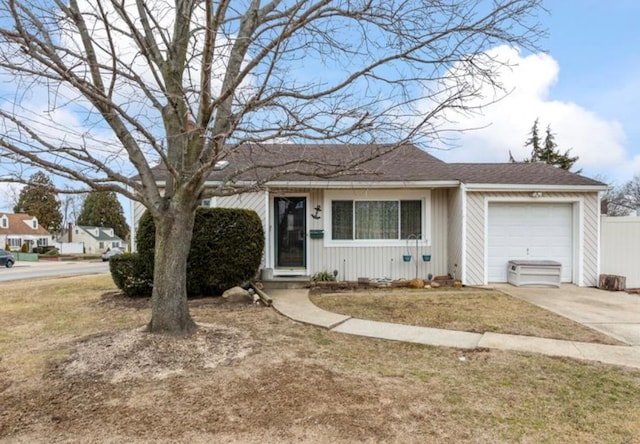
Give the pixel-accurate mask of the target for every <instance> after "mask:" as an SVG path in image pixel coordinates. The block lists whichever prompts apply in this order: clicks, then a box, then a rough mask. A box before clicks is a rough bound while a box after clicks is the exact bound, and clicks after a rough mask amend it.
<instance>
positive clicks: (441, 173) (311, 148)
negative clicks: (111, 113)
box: [153, 144, 605, 186]
mask: <svg viewBox="0 0 640 444" xmlns="http://www.w3.org/2000/svg"><path fill="white" fill-rule="evenodd" d="M367 158H371V160H368V161H366V162H361V161H359V160H362V159H367ZM220 160H226V161H228V162H229V164H228V166H226V167H225V168H223V169H221V170H216V171H213V172H212V173H211V175H210V176H209V178H208V180H210V181H214V182H218V181H220V182H224V181H232V182H237V181H252V182H253V181H267V182H269V181H290V182H302V181H318V180H320V181H326V182H335V181H349V182H367V181H376V182H409V181H425V182H439V181H442V182H451V181H460V182H463V183H467V184H505V185H508V184H513V185H561V186H565V185H569V186H572V185H574V186H605V184H603V183H601V182H598V181H596V180H592V179H589V178H587V177H584V176H580V175H578V174H574V173H570V172H568V171H565V170H562V169H559V168H556V167H554V166H551V165H547V164H544V163H452V164H448V163H445V162H443V161H441V160H439V159H437V158H436V157H434V156H432V155H431V154H429V153H427V152H425V151H423V150H421V149H419V148H418V147H416V146H415V145H411V144H407V145H401V146H399V147H396V148H395V149H394V146H392V145H376V144H371V145H365V144H362V145H340V144H335V145H321V144H304V145H300V144H266V145H250V144H247V145H243V146H241V147H239V148H236V149H234V150H231V153H230V154H229V155H228V156H227V157H223V158H221V159H220ZM153 170H154V174H155V175H156V179H159V180H162V179H164V177H165V174H166V169H165V168H164V166H156V167H154V169H153ZM336 170H338V171H337V172H336Z"/></svg>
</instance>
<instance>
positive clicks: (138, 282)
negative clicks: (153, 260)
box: [109, 253, 153, 297]
mask: <svg viewBox="0 0 640 444" xmlns="http://www.w3.org/2000/svg"><path fill="white" fill-rule="evenodd" d="M109 271H111V277H112V279H113V282H114V283H115V284H116V286H117V287H118V288H119V289H120V290H122V291H123V292H124V294H126V295H127V296H129V297H140V296H150V295H151V291H152V290H153V273H151V274H149V272H148V269H147V267H146V264H145V261H144V260H143V259H142V257H141V256H140V255H139V254H137V253H124V254H120V255H118V256H113V257H112V258H111V259H109Z"/></svg>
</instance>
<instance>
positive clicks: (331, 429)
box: [0, 275, 640, 444]
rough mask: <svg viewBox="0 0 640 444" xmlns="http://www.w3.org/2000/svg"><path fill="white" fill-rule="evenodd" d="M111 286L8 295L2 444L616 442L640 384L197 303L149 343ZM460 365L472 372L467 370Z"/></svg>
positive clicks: (0, 392)
mask: <svg viewBox="0 0 640 444" xmlns="http://www.w3.org/2000/svg"><path fill="white" fill-rule="evenodd" d="M114 290H115V288H114V286H113V284H112V283H111V280H110V278H109V276H107V275H104V276H89V277H87V276H83V277H73V278H65V279H48V280H38V281H32V282H12V283H3V284H0V406H1V407H0V442H16V443H17V442H37V443H40V442H91V443H119V442H132V443H149V442H154V443H156V442H159V443H196V444H197V443H208V442H234V443H265V442H269V443H271V442H300V443H318V442H319V443H322V442H335V443H351V442H397V443H414V442H415V443H423V442H447V443H448V442H455V443H479V442H496V443H498V442H499V443H502V442H530V443H533V442H535V443H538V442H542V443H544V442H549V443H555V442H563V443H584V442H616V443H622V442H626V443H631V442H635V441H634V440H637V438H638V436H640V422H639V421H638V418H639V417H640V403H638V399H640V371H636V370H629V369H622V368H617V367H613V366H608V365H601V364H593V363H586V362H578V361H574V360H571V359H561V358H551V357H546V356H539V355H532V354H520V353H511V352H505V351H498V350H475V351H468V350H458V349H452V348H445V347H430V346H421V345H415V344H404V343H398V342H392V341H383V340H375V339H369V338H362V337H355V336H349V335H344V334H340V333H336V332H331V331H327V330H323V329H320V328H315V327H311V326H307V325H302V324H299V323H296V322H293V321H290V320H288V319H286V318H284V317H282V316H280V315H278V314H277V313H276V312H275V311H274V310H272V309H270V308H265V307H259V306H255V305H239V304H231V303H227V302H225V301H224V300H221V299H220V298H218V299H198V300H192V301H190V308H191V312H192V314H193V316H194V318H195V319H196V321H197V322H198V323H200V324H201V325H205V324H206V325H205V326H204V327H202V328H201V329H199V331H198V332H197V333H196V334H194V335H192V336H190V337H187V338H175V337H166V336H150V335H147V334H145V333H143V332H141V331H140V330H139V329H140V327H142V326H143V325H144V323H145V322H147V321H148V319H149V315H150V310H149V301H148V300H147V299H133V300H132V299H125V298H122V297H120V296H118V295H117V294H116V292H114ZM463 358H464V359H463Z"/></svg>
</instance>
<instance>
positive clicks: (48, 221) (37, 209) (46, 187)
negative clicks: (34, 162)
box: [13, 171, 62, 233]
mask: <svg viewBox="0 0 640 444" xmlns="http://www.w3.org/2000/svg"><path fill="white" fill-rule="evenodd" d="M13 211H14V212H15V213H26V214H29V215H30V216H34V217H36V218H37V219H38V223H39V224H40V225H41V226H42V227H44V228H45V229H46V230H47V231H49V232H50V233H58V232H59V231H60V228H61V226H62V214H61V213H60V201H59V200H58V197H57V196H56V193H55V192H54V191H53V182H51V180H50V179H49V178H48V177H47V176H46V175H45V174H44V173H42V172H41V171H38V172H37V173H35V174H33V175H32V176H31V177H30V178H29V184H28V185H27V186H25V187H24V188H23V189H22V190H20V196H19V197H18V203H17V204H16V205H15V206H14V207H13Z"/></svg>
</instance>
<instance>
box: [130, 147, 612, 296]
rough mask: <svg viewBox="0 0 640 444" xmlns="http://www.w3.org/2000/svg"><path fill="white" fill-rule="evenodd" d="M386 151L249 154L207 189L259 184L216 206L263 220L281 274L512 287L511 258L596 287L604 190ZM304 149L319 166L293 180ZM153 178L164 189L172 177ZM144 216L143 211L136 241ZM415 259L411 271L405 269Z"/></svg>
mask: <svg viewBox="0 0 640 444" xmlns="http://www.w3.org/2000/svg"><path fill="white" fill-rule="evenodd" d="M383 148H384V145H355V146H354V145H349V146H342V145H302V146H301V145H266V146H262V147H260V148H257V147H253V146H246V147H243V149H242V151H241V152H239V153H236V154H234V156H233V157H231V158H229V159H227V162H225V164H224V168H220V169H218V170H217V171H214V172H213V174H212V175H211V176H210V178H209V181H208V184H209V186H211V187H219V186H220V185H221V184H223V183H224V184H228V183H233V184H234V185H235V186H241V185H243V184H244V185H247V184H249V185H250V184H252V183H257V184H258V186H259V188H260V191H255V192H249V193H244V194H239V195H235V196H230V197H217V198H212V199H211V200H210V202H209V204H210V206H214V207H239V208H250V209H253V210H255V211H256V212H257V213H258V215H259V216H260V217H261V218H262V221H263V224H264V229H265V233H266V243H265V245H266V246H265V256H264V258H263V266H264V268H266V269H272V270H273V275H274V276H292V275H303V276H311V275H313V274H314V273H317V272H320V271H330V272H333V271H334V270H336V271H337V272H338V279H341V280H343V279H344V280H355V279H357V278H358V277H373V278H376V277H377V278H380V277H389V278H394V279H395V278H412V277H414V276H415V273H416V262H415V261H416V259H417V260H418V264H417V265H418V273H419V275H420V276H422V277H426V276H427V275H428V274H433V275H444V274H451V275H453V276H455V277H456V278H459V279H461V280H462V282H463V283H464V284H465V285H483V284H488V283H490V282H506V280H507V262H508V261H509V260H510V259H529V260H555V261H559V262H561V263H562V281H563V282H572V283H574V284H577V285H581V286H594V285H596V284H597V277H598V273H599V230H600V226H599V223H600V200H599V192H601V191H604V190H606V189H607V186H606V185H605V184H603V183H601V182H598V181H596V180H592V179H589V178H586V177H583V176H580V175H577V174H573V173H570V172H567V171H565V170H562V169H559V168H556V167H553V166H551V165H547V164H544V163H501V164H482V163H480V164H462V163H460V164H448V163H445V162H442V161H441V160H439V159H436V158H435V157H433V156H431V155H430V154H428V153H426V152H424V151H422V150H420V149H418V148H417V147H415V146H413V145H404V146H402V147H400V148H398V149H397V150H394V151H392V152H390V153H387V154H382V155H377V153H378V152H379V151H380V150H381V149H383ZM294 152H295V154H294ZM301 152H302V153H303V156H304V157H305V158H306V159H309V160H312V161H313V164H310V165H309V166H308V167H307V168H308V171H302V172H299V173H296V174H288V173H287V172H286V168H287V167H286V166H285V163H286V161H287V159H291V158H297V157H299V156H300V153H301ZM362 153H371V154H372V155H375V156H376V157H375V159H373V160H371V161H369V162H367V163H365V164H363V165H361V166H358V167H356V168H355V169H353V170H351V171H350V172H347V173H345V174H341V175H329V174H327V175H326V177H323V175H324V174H323V173H324V170H323V168H325V166H326V168H327V171H328V170H329V169H330V168H331V166H332V165H333V166H335V165H349V163H350V162H351V161H352V160H353V158H354V157H355V156H356V155H359V154H362ZM252 165H267V166H271V167H275V168H280V170H279V171H280V176H279V177H278V178H277V179H270V180H268V181H265V182H264V183H261V182H260V181H261V180H263V179H262V178H263V177H267V176H266V175H267V174H270V171H267V170H261V169H256V170H251V171H249V169H250V168H251V167H252ZM154 171H155V174H156V179H157V180H158V181H159V182H160V183H162V181H163V180H164V176H165V174H166V170H165V169H164V168H163V167H162V166H158V167H155V168H154ZM247 171H248V172H247ZM143 210H144V208H143V207H142V206H141V205H140V204H133V205H132V213H133V215H134V224H133V227H132V232H134V231H135V228H136V225H137V221H138V220H139V218H140V216H141V215H142V212H143ZM132 238H135V233H134V234H133V235H132ZM415 238H417V241H416V240H415ZM416 247H417V253H418V254H416ZM134 248H135V247H134ZM407 253H408V254H411V255H412V259H411V262H404V260H403V255H406V254H407ZM423 254H430V255H431V260H430V261H429V262H424V261H423V260H422V255H423Z"/></svg>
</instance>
